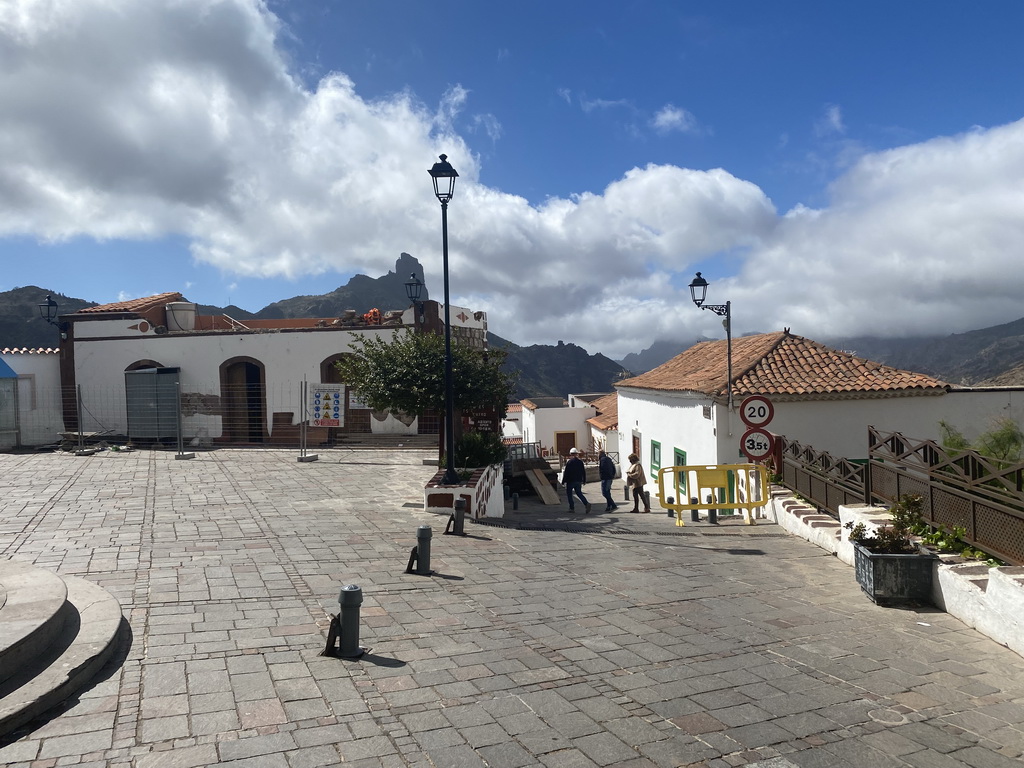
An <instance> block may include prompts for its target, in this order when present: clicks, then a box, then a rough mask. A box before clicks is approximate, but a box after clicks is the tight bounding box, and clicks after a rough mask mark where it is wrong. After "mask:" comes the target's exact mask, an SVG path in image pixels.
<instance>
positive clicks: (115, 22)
mask: <svg viewBox="0 0 1024 768" xmlns="http://www.w3.org/2000/svg"><path fill="white" fill-rule="evenodd" d="M979 9H980V10H979ZM1022 28H1024V4H1022V3H1020V2H1018V1H1017V0H1005V1H1000V0H993V1H992V2H987V3H985V4H982V5H973V4H966V3H962V2H942V1H940V2H929V3H912V2H905V3H892V2H859V3H856V4H853V3H826V2H811V1H807V2H785V1H782V2H772V3H767V2H753V1H750V2H721V0H719V1H717V2H712V1H709V2H681V1H680V2H669V1H668V0H665V1H662V2H654V1H651V2H604V1H603V0H596V1H595V0H590V1H589V2H518V3H504V4H496V3H482V2H478V1H473V0H451V1H450V2H445V3H436V4H435V3H426V2H414V1H413V0H396V1H394V2H388V1H387V0H378V1H377V2H347V1H344V0H338V1H336V2H327V1H325V0H321V2H312V1H307V0H270V1H269V2H267V3H261V2H257V1H256V0H150V2H146V3H138V2H134V1H132V0H102V1H101V0H52V1H51V2H47V3H40V2H28V0H24V1H22V0H13V2H6V3H3V4H0V265H2V270H0V290H8V289H10V288H13V287H15V286H21V285H29V284H33V285H40V286H43V287H45V288H48V289H52V290H55V291H59V292H61V293H64V294H67V295H70V296H75V297H79V298H84V299H88V300H93V301H100V302H106V301H116V300H119V299H122V298H129V297H135V296H143V295H149V294H152V293H159V292H163V291H170V290H178V291H181V292H182V293H184V294H185V296H186V297H188V298H189V299H191V300H193V301H199V302H202V303H208V304H218V305H225V304H228V303H235V304H238V305H240V306H242V307H244V308H246V309H249V310H252V311H255V310H258V309H260V308H261V307H263V306H265V305H266V304H268V303H270V302H272V301H275V300H278V299H283V298H288V297H290V296H294V295H298V294H308V293H324V292H327V291H330V290H333V289H334V288H336V287H337V286H338V285H341V284H343V283H345V282H346V281H347V280H348V278H349V277H350V276H351V275H352V274H354V273H357V272H362V273H364V274H368V275H371V276H374V277H375V276H378V275H381V274H384V273H385V272H387V271H388V270H390V269H393V268H394V263H395V260H396V259H397V258H398V256H399V254H400V253H401V252H403V251H404V252H408V253H411V254H412V255H414V256H416V257H417V258H418V259H419V260H420V261H421V262H422V263H423V264H424V266H425V269H426V282H427V285H428V288H429V289H430V290H431V291H432V296H433V297H434V298H440V296H441V291H442V286H441V263H440V212H439V206H438V204H437V201H436V200H435V199H434V198H433V196H432V194H431V189H430V182H429V177H428V176H427V173H426V170H427V168H428V167H429V166H430V165H431V164H432V163H433V162H434V161H435V159H436V156H437V155H438V154H439V153H441V152H445V153H447V154H448V155H449V158H450V160H451V162H452V163H453V164H454V165H455V167H456V168H457V169H458V170H459V171H460V173H461V174H462V176H461V178H460V182H459V187H458V188H457V190H456V197H455V199H454V200H453V201H452V203H451V205H450V208H449V224H450V237H451V264H452V270H451V285H452V298H453V302H455V303H458V304H462V305H464V306H470V307H472V308H473V309H485V310H487V311H488V315H489V319H490V325H491V330H493V331H494V332H495V333H497V334H498V335H500V336H503V337H505V338H508V339H511V340H513V341H515V342H517V343H520V344H531V343H554V342H555V341H556V340H558V339H563V340H565V341H572V342H576V343H578V344H580V345H582V346H584V347H585V348H587V349H588V350H589V351H591V352H598V351H599V352H604V353H606V354H608V355H610V356H613V357H621V356H622V355H624V354H626V353H628V352H631V351H639V350H640V349H643V348H645V347H647V346H649V345H650V344H651V343H653V342H654V341H656V340H659V339H671V338H678V337H682V338H688V337H692V336H695V335H697V334H705V335H708V336H712V337H719V336H721V335H722V331H721V327H720V325H719V322H718V320H717V319H716V318H715V317H714V316H713V315H712V314H711V313H708V312H700V311H698V310H696V308H695V307H693V305H692V303H690V301H689V296H688V292H687V290H686V285H687V284H688V283H689V281H690V279H692V277H693V273H694V272H695V271H696V270H698V269H699V270H701V271H702V272H703V273H704V275H705V277H707V278H709V280H711V283H712V284H711V289H710V291H709V301H713V302H724V301H725V300H727V299H728V300H731V301H732V302H733V309H734V325H735V330H736V332H737V333H744V332H752V331H770V330H778V329H780V328H782V327H784V326H789V327H791V328H792V330H793V331H794V332H796V333H799V334H802V335H805V336H809V337H812V338H820V339H826V338H828V337H830V336H837V335H853V334H858V333H869V334H878V335H907V334H916V333H926V332H939V333H951V332H959V331H965V330H970V329H972V328H978V327H984V326H987V325H993V324H996V323H1000V322H1008V321H1010V320H1014V319H1017V318H1018V317H1021V316H1024V306H1022V305H1021V303H1020V299H1019V297H1020V296H1021V294H1022V291H1024V276H1022V274H1021V270H1020V269H1019V263H1020V254H1021V251H1022V246H1024V191H1022V190H1024V183H1022V182H1024V178H1022V177H1024V121H1022V118H1024V72H1022V69H1024V65H1022V58H1021V56H1020V34H1021V29H1022ZM0 342H2V340H0Z"/></svg>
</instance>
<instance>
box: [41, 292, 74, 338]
mask: <svg viewBox="0 0 1024 768" xmlns="http://www.w3.org/2000/svg"><path fill="white" fill-rule="evenodd" d="M38 307H39V317H41V318H42V319H43V320H45V321H46V322H48V323H49V324H50V325H52V326H55V327H56V328H57V330H58V331H60V337H61V339H65V338H67V332H68V324H67V323H65V322H64V321H63V320H58V319H57V307H58V304H57V302H56V301H54V300H53V297H52V296H50V295H47V297H46V301H45V302H43V303H42V304H39V305H38Z"/></svg>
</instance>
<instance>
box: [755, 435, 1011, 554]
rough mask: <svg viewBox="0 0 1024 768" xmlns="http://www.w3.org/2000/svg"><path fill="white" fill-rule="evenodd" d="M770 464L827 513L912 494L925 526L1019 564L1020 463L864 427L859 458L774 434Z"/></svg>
mask: <svg viewBox="0 0 1024 768" xmlns="http://www.w3.org/2000/svg"><path fill="white" fill-rule="evenodd" d="M773 463H774V465H775V466H774V469H775V472H776V474H777V475H778V476H779V479H780V482H781V483H782V484H783V485H785V486H786V487H787V488H789V489H791V490H793V491H794V492H796V493H798V494H800V495H801V496H803V497H804V498H806V499H808V500H809V501H810V502H812V503H813V504H815V505H816V506H818V507H820V508H821V509H823V510H825V511H827V512H828V513H829V514H832V515H833V516H836V517H838V515H839V507H840V506H841V505H843V504H857V503H864V504H879V503H883V504H891V503H892V502H893V501H895V500H896V499H898V498H899V497H900V496H902V495H903V494H906V493H916V494H919V495H920V496H921V497H922V498H923V499H924V509H923V514H924V518H925V520H926V522H927V523H928V524H929V525H931V526H933V527H935V528H943V529H946V530H948V531H951V530H952V529H953V528H954V527H960V528H963V529H964V530H966V532H967V533H966V536H965V537H964V540H965V541H966V542H967V543H969V544H970V545H971V546H972V547H975V548H976V549H980V550H983V551H985V552H988V553H989V554H992V555H995V556H996V557H998V558H1000V559H1001V560H1004V561H1006V562H1008V563H1012V564H1014V565H1022V564H1024V462H1014V463H1008V462H1000V461H996V460H994V459H990V458H987V457H985V456H982V455H980V454H979V453H977V452H975V451H947V450H946V449H945V448H943V447H942V446H941V445H939V444H938V443H936V442H934V441H932V440H915V439H912V438H907V437H904V436H903V435H902V434H900V433H899V432H890V433H885V432H880V431H878V430H876V429H875V428H874V427H868V458H867V460H866V461H863V460H862V461H851V460H849V459H837V458H834V457H832V456H830V455H829V454H828V453H825V452H819V451H815V450H814V449H813V448H811V447H808V446H802V445H800V443H798V442H796V441H795V440H787V439H786V438H785V437H782V436H778V437H777V438H776V453H775V458H774V462H773Z"/></svg>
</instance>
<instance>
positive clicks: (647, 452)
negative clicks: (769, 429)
mask: <svg viewBox="0 0 1024 768" xmlns="http://www.w3.org/2000/svg"><path fill="white" fill-rule="evenodd" d="M710 404H711V401H710V399H709V398H707V397H705V396H703V395H695V394H686V393H676V392H650V391H647V392H639V391H635V390H634V391H631V390H628V389H625V388H620V389H619V434H618V439H619V446H620V448H619V452H620V454H622V456H623V463H625V461H626V457H627V456H628V455H629V453H630V452H631V451H632V446H633V435H634V434H637V433H639V435H640V436H641V443H640V460H641V461H642V462H643V465H644V467H645V468H646V469H648V470H650V467H651V441H652V440H654V441H657V442H658V443H660V444H661V466H663V467H668V466H672V463H673V458H672V457H673V456H674V451H675V449H679V450H682V451H686V462H687V464H691V465H693V464H716V463H719V443H718V439H717V438H716V436H715V429H716V426H717V425H718V419H719V418H720V417H721V414H723V413H724V412H725V409H724V408H722V409H719V408H716V407H712V408H711V419H710V420H709V419H705V418H704V406H706V405H710ZM722 431H723V432H724V431H725V430H724V425H723V430H722ZM736 443H737V445H738V444H739V436H737V437H736ZM722 463H726V462H724V461H723V462H722ZM652 480H653V478H652Z"/></svg>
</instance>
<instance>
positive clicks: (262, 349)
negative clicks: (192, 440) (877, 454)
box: [75, 320, 416, 438]
mask: <svg viewBox="0 0 1024 768" xmlns="http://www.w3.org/2000/svg"><path fill="white" fill-rule="evenodd" d="M103 325H109V326H110V331H111V333H110V334H109V336H115V335H117V334H118V333H123V327H122V326H124V325H125V322H124V321H120V320H111V321H98V322H96V321H94V322H88V323H76V326H75V334H76V337H77V336H78V334H79V327H80V326H89V328H88V331H87V332H85V333H83V335H84V336H85V337H86V338H85V340H77V338H76V343H75V377H76V380H77V382H78V383H79V384H80V385H81V387H82V398H83V403H84V405H85V411H84V412H83V418H82V421H83V427H84V429H85V430H86V431H111V432H120V433H124V432H125V431H127V427H128V424H127V413H126V411H125V384H124V371H125V369H126V368H127V367H129V366H130V365H132V364H133V363H135V362H137V361H139V360H153V361H156V362H157V363H159V364H160V365H161V366H164V367H169V368H175V367H180V368H181V388H182V392H183V393H200V394H208V395H214V396H216V395H219V394H220V365H221V363H223V362H224V361H226V360H230V359H232V358H236V357H249V358H253V359H255V360H258V361H259V362H260V363H262V364H263V366H264V372H265V383H266V392H267V424H266V429H267V431H268V433H269V432H270V431H271V427H272V419H273V413H274V412H288V411H291V412H293V413H294V416H293V423H298V421H300V420H301V418H300V414H299V413H298V402H299V400H298V393H299V392H300V391H301V385H302V381H303V377H305V378H306V380H307V381H308V382H309V383H316V382H319V381H320V364H321V362H322V361H323V360H324V359H326V358H328V357H331V356H333V355H335V354H338V353H344V352H350V351H351V350H350V349H349V347H348V345H349V344H350V343H351V342H352V341H353V340H354V339H355V338H356V337H358V336H377V337H381V338H385V339H390V338H391V334H392V333H393V331H394V329H393V328H388V327H384V328H379V329H372V330H359V331H353V330H334V329H330V330H328V329H323V330H321V329H316V330H313V329H304V330H301V331H276V332H265V333H250V332H218V333H181V334H174V333H170V334H166V335H163V336H157V335H155V334H152V333H149V334H145V335H143V334H139V333H138V332H134V334H133V335H131V336H127V337H123V338H109V336H108V335H107V334H105V333H104V332H103V330H102V328H98V326H103ZM399 332H401V331H399ZM220 422H221V418H220V416H210V415H203V414H199V415H192V416H188V415H186V417H185V418H184V419H183V425H182V426H183V431H184V433H185V434H186V435H205V436H209V437H211V438H212V437H219V436H220V435H221V423H220ZM371 424H372V426H373V429H374V431H375V432H394V433H399V434H405V433H409V434H415V433H416V424H415V422H413V423H412V425H411V426H407V425H404V424H401V423H400V422H398V421H397V420H396V419H394V418H391V417H389V418H388V419H387V420H384V421H379V420H376V419H371Z"/></svg>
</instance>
